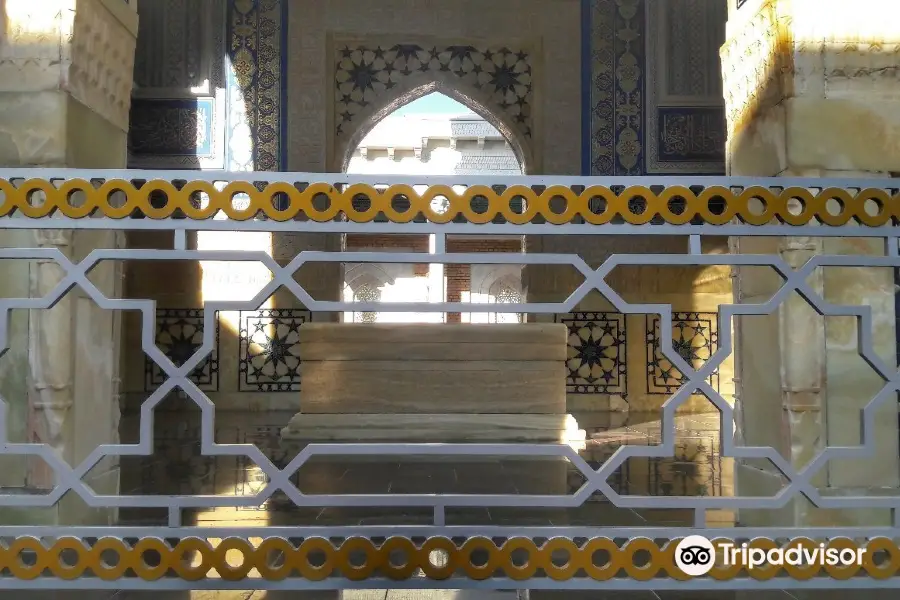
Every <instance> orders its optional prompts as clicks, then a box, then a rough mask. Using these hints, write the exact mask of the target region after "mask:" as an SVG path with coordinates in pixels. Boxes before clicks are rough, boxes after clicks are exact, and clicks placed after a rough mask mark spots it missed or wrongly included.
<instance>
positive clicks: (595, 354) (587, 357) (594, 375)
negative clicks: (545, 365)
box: [556, 312, 626, 398]
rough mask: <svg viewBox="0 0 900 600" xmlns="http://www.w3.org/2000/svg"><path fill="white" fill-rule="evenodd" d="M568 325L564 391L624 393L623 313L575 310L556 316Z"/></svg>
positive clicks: (577, 392) (558, 320)
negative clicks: (566, 372) (566, 370)
mask: <svg viewBox="0 0 900 600" xmlns="http://www.w3.org/2000/svg"><path fill="white" fill-rule="evenodd" d="M556 320H557V322H559V323H564V324H565V325H566V326H567V327H568V328H569V338H568V349H567V352H568V354H567V360H566V367H567V369H568V375H567V376H566V393H569V394H619V395H621V396H622V397H623V398H624V397H625V396H626V385H625V315H623V314H620V313H613V312H575V313H569V314H565V315H557V319H556Z"/></svg>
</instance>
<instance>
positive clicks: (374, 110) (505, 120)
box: [332, 76, 538, 175]
mask: <svg viewBox="0 0 900 600" xmlns="http://www.w3.org/2000/svg"><path fill="white" fill-rule="evenodd" d="M423 79H424V78H423V77H416V76H410V77H408V78H407V80H405V81H404V82H403V83H401V84H398V85H396V86H394V87H393V88H391V89H390V90H389V91H385V92H384V93H383V94H381V95H379V96H378V97H377V100H376V101H375V102H373V103H370V104H369V106H367V107H366V108H367V110H365V111H363V112H359V113H356V114H355V115H353V120H352V121H351V122H350V123H349V124H347V123H345V124H344V125H345V127H344V130H343V132H342V134H341V135H340V136H335V137H334V153H333V156H334V157H335V159H334V166H336V167H338V168H337V169H332V170H339V171H340V172H342V173H343V172H346V171H347V167H348V166H349V164H350V159H351V158H352V157H353V153H354V151H355V150H356V148H357V147H358V146H359V144H360V142H362V140H363V138H365V137H366V135H368V133H369V132H370V131H371V130H372V128H373V127H375V125H377V124H378V123H379V122H380V121H381V120H382V119H384V118H385V117H387V116H388V115H390V114H391V113H393V112H394V111H396V110H397V109H399V108H401V107H402V106H405V105H406V104H409V103H410V102H413V101H415V100H418V99H419V98H422V97H423V96H427V95H428V94H432V93H435V92H438V93H441V94H444V95H445V96H448V97H450V98H453V99H454V100H456V101H457V102H459V103H460V104H463V105H464V106H465V107H466V108H468V109H469V110H471V111H472V112H474V113H475V114H477V115H479V116H480V117H482V118H483V119H484V120H485V121H487V122H488V123H490V124H491V125H492V126H494V127H495V128H496V129H497V131H499V132H500V133H501V134H503V137H505V138H506V140H507V141H508V142H509V145H510V147H511V148H512V150H513V152H514V153H515V155H516V160H518V161H519V164H520V165H521V167H522V173H523V174H524V175H529V174H533V173H535V172H536V171H537V170H538V166H537V165H536V164H535V158H534V155H533V153H532V150H531V143H530V142H531V139H530V138H528V137H526V136H525V135H524V133H523V132H522V131H521V129H520V128H519V127H517V126H516V125H515V124H514V123H512V122H511V119H510V118H509V117H508V116H507V115H506V114H505V113H504V112H503V111H502V110H499V107H498V109H497V110H492V108H490V107H491V106H492V104H493V101H492V100H489V99H487V98H486V97H485V94H483V93H482V92H480V91H479V90H478V89H476V88H474V87H473V86H468V85H466V84H465V83H463V82H461V81H459V80H452V79H450V78H430V77H429V78H428V79H424V80H423Z"/></svg>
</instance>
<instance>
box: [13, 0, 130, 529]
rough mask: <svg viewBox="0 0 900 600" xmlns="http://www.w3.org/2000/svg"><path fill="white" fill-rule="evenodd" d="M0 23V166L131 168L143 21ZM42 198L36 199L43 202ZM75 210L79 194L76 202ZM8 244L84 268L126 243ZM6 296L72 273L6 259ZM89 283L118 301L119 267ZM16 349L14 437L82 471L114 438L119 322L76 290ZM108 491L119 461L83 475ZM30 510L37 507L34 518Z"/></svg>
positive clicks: (58, 4)
mask: <svg viewBox="0 0 900 600" xmlns="http://www.w3.org/2000/svg"><path fill="white" fill-rule="evenodd" d="M0 7H2V8H0V10H2V13H0V21H2V22H3V24H4V26H5V30H6V32H7V38H6V39H5V40H4V42H5V43H4V44H3V45H2V46H0V109H2V115H3V117H2V118H0V165H2V166H4V167H8V166H27V167H46V169H47V171H46V173H47V175H46V176H47V177H51V176H52V175H53V170H54V169H58V168H63V167H74V168H124V167H125V166H126V164H125V161H126V142H127V130H128V112H129V106H130V97H131V87H132V71H133V64H134V47H135V36H136V34H137V15H136V13H135V12H134V8H133V6H129V4H127V3H125V2H121V1H116V0H48V1H47V2H41V3H35V2H30V1H28V0H6V2H4V3H2V4H0ZM34 200H35V201H36V202H40V201H41V199H40V197H39V195H35V198H34ZM73 200H74V201H75V202H76V203H77V202H78V201H79V199H78V198H77V197H76V198H74V199H73ZM0 245H3V246H7V245H8V246H22V247H44V248H55V249H57V250H59V251H60V252H61V253H62V254H64V255H65V256H67V257H69V258H71V259H72V260H75V261H78V260H80V259H81V258H83V257H84V256H86V255H87V254H88V253H89V252H90V251H91V250H93V249H95V248H104V247H105V248H110V247H121V246H122V245H123V238H122V236H121V234H118V233H117V232H112V231H98V232H88V231H85V232H72V231H66V230H41V231H21V232H12V231H4V230H0ZM3 262H4V263H5V264H0V280H3V281H10V282H14V284H13V285H12V288H13V289H12V293H11V294H9V295H8V297H29V296H31V297H40V296H43V295H45V294H47V293H48V292H49V291H50V290H52V289H53V288H54V287H55V286H56V284H57V283H58V282H59V281H60V280H61V279H62V277H63V276H64V272H63V270H62V269H61V267H60V266H59V265H57V264H56V263H55V262H52V261H3ZM91 280H92V281H93V282H94V283H95V285H97V286H98V288H99V289H100V291H101V292H102V293H103V294H104V295H106V296H107V297H116V296H118V295H120V294H121V287H122V269H121V266H117V265H115V264H104V265H102V266H100V267H98V268H97V269H96V270H95V271H94V272H93V273H92V275H91ZM12 325H13V326H12V329H11V336H10V339H9V345H10V351H9V352H7V353H6V355H5V356H4V357H3V358H2V359H0V393H2V395H3V398H4V400H5V401H6V402H7V404H8V406H9V417H10V418H9V423H8V427H9V430H10V432H9V437H10V439H11V440H13V441H31V442H42V443H46V444H49V445H50V446H51V447H52V448H53V449H54V450H55V451H56V452H57V453H58V454H59V455H60V456H61V457H62V458H63V459H64V460H65V461H66V462H68V463H70V464H77V463H78V462H80V461H81V460H83V459H84V458H85V457H86V456H87V455H88V454H89V453H90V452H91V451H92V450H93V449H94V448H96V446H97V444H101V443H115V442H116V441H118V378H119V373H118V371H119V369H118V365H119V339H118V338H119V334H120V316H119V315H118V314H117V313H114V312H113V311H104V310H101V309H99V308H98V307H97V306H96V304H95V303H94V302H93V300H92V299H90V298H89V297H88V296H87V295H86V294H85V293H84V292H83V291H81V290H80V289H77V290H73V291H70V292H69V293H68V294H66V296H65V297H64V298H63V299H62V300H61V301H60V302H59V303H58V304H57V305H56V306H54V308H53V309H51V310H43V311H15V312H14V314H13V316H12ZM0 477H2V479H3V484H4V485H8V486H10V487H18V488H25V489H26V490H28V489H31V490H43V489H47V488H49V487H52V485H53V483H54V476H53V473H52V472H50V471H49V469H48V468H47V467H46V466H45V465H43V464H42V463H41V461H33V462H31V463H29V464H26V465H22V466H21V467H19V468H15V469H13V470H12V471H5V472H4V473H3V475H2V476H0ZM85 481H87V482H88V483H89V484H90V485H91V487H92V488H93V489H94V490H95V491H96V492H97V493H100V494H115V493H117V492H118V466H117V464H116V463H115V461H109V462H104V463H102V464H101V465H98V467H96V468H95V469H93V470H92V471H91V472H90V473H89V474H88V475H87V476H86V477H85ZM29 512H31V511H29ZM33 512H34V515H31V517H29V516H28V515H24V514H11V513H10V514H4V515H3V516H0V521H2V522H7V521H12V520H16V521H19V520H22V521H23V522H32V523H33V522H35V520H36V519H39V520H40V521H41V522H44V523H47V522H49V523H79V524H105V523H108V522H110V521H111V520H112V519H115V516H116V515H115V512H114V511H109V510H92V509H88V508H87V507H86V506H85V505H84V503H83V502H82V501H81V500H80V499H77V498H75V497H74V494H69V495H67V496H66V497H65V498H64V499H63V500H62V501H60V503H59V504H58V505H57V506H56V507H55V508H54V509H53V510H52V511H46V510H43V511H39V510H37V509H35V510H34V511H33Z"/></svg>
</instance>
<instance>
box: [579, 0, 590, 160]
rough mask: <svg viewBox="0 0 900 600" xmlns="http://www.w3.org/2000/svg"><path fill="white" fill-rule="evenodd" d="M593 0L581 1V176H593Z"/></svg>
mask: <svg viewBox="0 0 900 600" xmlns="http://www.w3.org/2000/svg"><path fill="white" fill-rule="evenodd" d="M592 31H593V23H592V19H591V0H581V174H582V175H590V174H591V159H592V157H591V80H592V77H591V75H592V70H593V68H592V64H593V62H592V59H591V34H592Z"/></svg>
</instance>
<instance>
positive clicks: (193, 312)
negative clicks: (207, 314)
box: [144, 308, 219, 392]
mask: <svg viewBox="0 0 900 600" xmlns="http://www.w3.org/2000/svg"><path fill="white" fill-rule="evenodd" d="M202 345H203V309H202V308H161V309H158V310H157V311H156V346H157V347H158V348H159V349H160V350H161V351H162V353H163V354H165V355H166V356H167V357H168V358H169V360H171V361H172V362H173V363H174V364H175V366H176V367H180V366H181V365H183V364H184V363H185V362H187V360H188V359H189V358H190V357H192V356H193V355H194V354H195V353H196V352H197V350H199V349H200V347H201V346H202ZM144 372H145V385H146V389H147V390H148V391H151V390H154V389H156V388H157V387H159V386H160V385H162V383H163V382H165V380H166V374H165V373H164V372H163V370H162V369H160V368H159V365H157V364H156V363H155V362H153V361H152V360H151V359H150V358H149V357H148V358H147V359H146V361H145V367H144ZM190 380H191V381H193V382H194V383H195V384H196V385H197V387H199V388H200V389H201V390H203V391H205V392H214V391H216V390H218V388H219V326H218V318H217V319H216V332H215V346H214V347H213V351H212V352H211V353H210V355H209V356H208V357H207V358H205V359H204V360H203V361H201V362H200V364H199V365H197V368H195V369H194V370H193V371H192V372H191V375H190Z"/></svg>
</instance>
